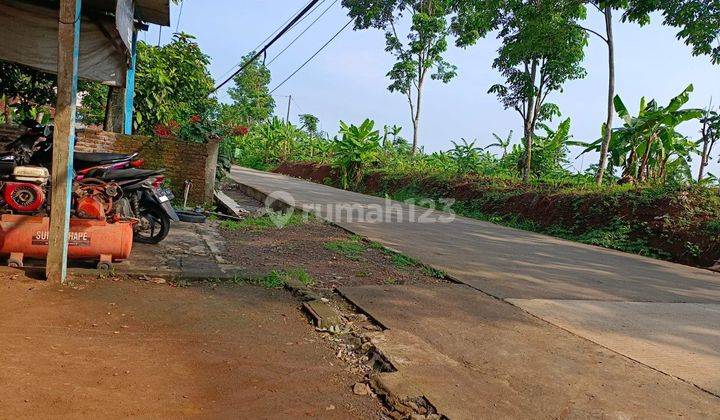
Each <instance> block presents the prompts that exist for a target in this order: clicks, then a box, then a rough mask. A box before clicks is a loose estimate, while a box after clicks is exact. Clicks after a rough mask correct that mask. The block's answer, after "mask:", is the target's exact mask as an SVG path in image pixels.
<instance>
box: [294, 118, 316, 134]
mask: <svg viewBox="0 0 720 420" xmlns="http://www.w3.org/2000/svg"><path fill="white" fill-rule="evenodd" d="M298 118H300V126H301V127H302V129H303V130H305V132H306V133H308V134H309V135H311V136H317V135H318V127H319V125H320V118H318V117H316V116H314V115H312V114H300V115H298Z"/></svg>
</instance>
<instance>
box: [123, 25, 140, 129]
mask: <svg viewBox="0 0 720 420" xmlns="http://www.w3.org/2000/svg"><path fill="white" fill-rule="evenodd" d="M137 35H138V32H137V30H133V36H132V47H131V51H130V54H131V58H130V68H129V69H128V70H127V76H126V77H125V121H124V124H123V133H124V134H127V135H131V134H132V133H133V116H134V115H135V109H134V108H135V63H136V62H137Z"/></svg>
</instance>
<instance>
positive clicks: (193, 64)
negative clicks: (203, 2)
mask: <svg viewBox="0 0 720 420" xmlns="http://www.w3.org/2000/svg"><path fill="white" fill-rule="evenodd" d="M194 39H195V38H194V37H193V36H191V35H188V34H185V33H180V34H175V35H174V37H173V41H172V42H171V43H169V44H166V45H164V46H161V47H156V46H153V45H150V44H147V43H145V42H142V41H141V42H138V58H137V72H136V76H135V77H136V79H135V80H136V82H135V83H136V90H135V120H136V124H137V131H138V132H140V133H142V134H152V133H153V132H154V130H155V129H156V128H157V127H158V125H166V124H169V123H171V122H172V121H175V122H176V124H185V123H187V122H189V121H191V118H192V117H194V116H200V117H202V118H207V117H208V116H209V114H212V113H213V112H214V111H213V110H214V108H215V107H216V106H217V104H216V101H215V99H211V98H209V95H210V92H212V90H213V88H214V81H213V79H212V77H211V76H210V72H209V71H208V65H209V64H210V59H209V57H208V56H207V55H205V54H204V53H203V52H202V51H201V50H200V47H199V46H198V44H197V43H196V42H195V41H194ZM208 121H210V120H208Z"/></svg>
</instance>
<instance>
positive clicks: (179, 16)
mask: <svg viewBox="0 0 720 420" xmlns="http://www.w3.org/2000/svg"><path fill="white" fill-rule="evenodd" d="M186 1H188V0H182V1H181V2H180V13H178V21H177V25H175V32H180V19H181V18H182V12H183V6H185V2H186Z"/></svg>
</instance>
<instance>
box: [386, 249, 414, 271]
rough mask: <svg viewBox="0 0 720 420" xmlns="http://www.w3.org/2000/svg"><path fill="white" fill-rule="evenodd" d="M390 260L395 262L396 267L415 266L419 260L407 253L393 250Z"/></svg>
mask: <svg viewBox="0 0 720 420" xmlns="http://www.w3.org/2000/svg"><path fill="white" fill-rule="evenodd" d="M390 261H391V262H392V263H393V265H394V266H395V267H396V268H408V267H415V266H416V265H418V262H417V261H415V260H414V259H412V258H410V257H408V256H407V255H404V254H400V253H397V252H393V253H392V254H391V255H390Z"/></svg>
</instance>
